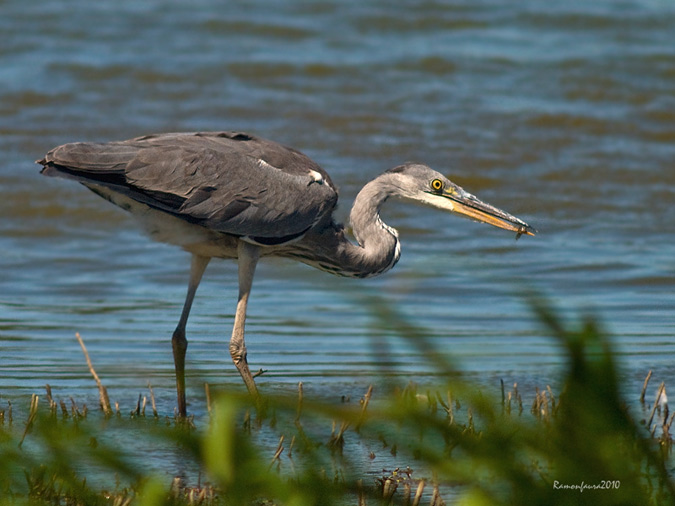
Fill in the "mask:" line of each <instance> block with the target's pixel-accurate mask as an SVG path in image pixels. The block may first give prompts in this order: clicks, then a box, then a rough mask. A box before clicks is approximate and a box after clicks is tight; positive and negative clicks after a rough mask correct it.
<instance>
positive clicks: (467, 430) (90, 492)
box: [0, 297, 675, 506]
mask: <svg viewBox="0 0 675 506" xmlns="http://www.w3.org/2000/svg"><path fill="white" fill-rule="evenodd" d="M530 304H531V306H532V308H533V314H534V315H535V317H536V318H537V320H538V321H539V322H540V323H541V324H542V325H544V326H545V327H546V329H547V331H548V333H549V334H550V335H551V337H552V338H553V339H555V340H557V341H558V342H559V343H560V344H561V346H562V349H563V350H564V353H565V355H566V367H565V370H564V372H563V375H562V377H561V379H560V385H562V389H561V392H560V393H559V394H558V393H556V392H554V391H553V390H552V389H551V388H550V387H549V388H542V389H541V390H540V391H537V392H536V393H533V392H530V393H529V394H532V395H531V397H532V398H533V400H532V401H531V402H530V401H528V400H527V397H528V393H527V392H525V393H524V392H519V391H518V390H517V388H514V389H513V390H509V391H508V392H506V391H503V394H502V397H501V398H498V397H495V396H490V395H487V394H486V393H485V392H483V389H482V388H480V387H479V386H477V385H476V384H474V383H472V382H471V381H468V380H466V379H464V378H463V377H462V375H461V374H460V373H459V372H458V371H457V370H455V369H454V366H453V364H451V363H450V362H449V361H448V359H447V358H445V357H444V356H443V355H441V354H440V353H437V351H436V350H435V349H434V348H433V346H432V343H431V342H430V341H429V340H427V339H425V332H424V330H423V329H420V328H417V327H415V326H414V325H412V324H410V322H408V321H405V320H403V319H402V318H401V317H400V316H399V315H398V313H397V312H396V311H395V310H394V309H393V308H391V307H389V306H387V305H386V304H380V303H377V302H376V303H373V306H372V308H373V313H374V314H375V316H376V317H377V318H378V319H379V320H380V321H382V322H385V321H386V322H388V325H390V326H392V328H395V329H397V332H398V335H399V337H400V338H403V339H408V340H410V342H411V343H413V344H414V345H415V346H417V347H418V348H419V349H420V350H421V351H423V352H424V353H425V354H426V356H427V357H428V360H429V361H430V363H433V364H434V365H435V367H436V368H437V369H438V370H439V372H442V373H443V377H444V378H446V381H445V382H443V383H441V384H438V385H436V386H435V387H434V388H427V387H425V390H424V391H423V392H422V391H420V389H419V388H418V387H416V386H415V385H414V384H410V385H408V386H406V387H405V388H399V389H395V388H392V389H390V390H387V391H383V390H384V389H379V390H378V389H376V390H375V391H374V392H373V393H372V397H371V393H370V392H368V393H367V394H366V395H365V396H364V398H363V399H361V402H360V403H359V404H358V405H357V404H356V403H343V404H328V403H325V402H317V401H313V400H310V399H305V398H303V397H302V396H301V395H299V396H298V395H293V396H274V397H269V398H267V399H266V409H265V411H264V413H258V414H257V415H256V413H255V412H254V410H253V407H252V405H251V403H250V401H249V399H248V398H246V397H241V396H236V395H232V394H228V393H226V392H213V395H212V397H213V400H212V402H211V405H210V415H209V418H208V420H203V421H198V423H197V425H198V427H195V426H194V425H193V424H192V423H191V422H190V421H178V420H175V419H171V418H168V417H166V418H148V419H147V420H146V421H143V420H139V416H138V413H137V414H136V415H135V416H133V417H123V416H119V417H114V416H113V418H112V419H109V418H106V417H104V416H103V414H101V413H92V412H89V413H86V414H84V413H82V412H79V411H77V410H75V409H73V410H72V411H71V412H70V413H69V414H68V416H66V415H65V414H64V413H63V411H60V410H59V409H57V406H56V405H55V404H54V405H53V406H52V408H50V406H46V405H45V404H46V403H44V402H43V403H42V405H37V407H36V408H37V409H34V410H33V411H32V413H33V415H34V416H33V417H29V419H27V420H13V421H12V422H10V420H9V416H10V414H9V412H8V410H7V409H5V410H3V412H2V417H1V423H0V505H2V506H4V505H23V504H26V505H46V504H58V505H61V504H64V505H99V504H101V505H103V504H105V505H118V506H123V505H127V504H138V505H160V504H171V505H184V504H207V505H211V504H213V505H216V504H217V505H220V504H224V505H249V504H254V505H276V504H278V505H344V504H353V505H359V506H360V505H365V504H408V505H410V504H420V505H427V504H430V505H435V506H438V505H440V504H445V502H444V498H445V499H446V500H447V501H450V500H451V501H452V502H453V503H455V504H461V505H476V506H477V505H511V504H517V505H521V504H533V505H538V504H557V505H568V504H569V505H579V504H582V505H583V504H592V505H594V506H602V505H620V504H641V505H660V504H675V482H674V481H673V476H672V470H673V462H672V460H671V443H672V440H671V438H670V434H669V430H668V429H669V426H668V422H667V419H668V413H667V412H666V413H663V420H664V422H663V425H664V427H663V430H662V431H661V432H660V435H658V436H655V435H653V434H651V433H650V431H649V430H647V428H646V427H644V426H643V425H642V424H641V423H638V422H637V421H636V420H635V418H634V416H633V415H632V414H631V412H630V411H629V410H628V408H627V407H626V401H625V400H624V399H623V397H622V393H621V390H620V384H619V381H620V380H619V377H618V375H617V370H616V363H615V360H614V356H613V354H612V346H611V340H610V339H609V337H608V336H607V335H606V334H605V333H604V332H603V331H602V329H601V328H600V326H599V325H598V323H597V322H596V321H594V320H593V319H591V318H582V319H581V321H579V322H577V323H574V324H565V323H563V321H562V320H561V319H560V318H558V317H557V316H556V313H555V311H554V310H553V309H551V308H550V307H549V306H548V305H547V304H546V303H545V302H543V301H542V299H541V298H538V297H531V299H530ZM104 381H105V380H104ZM523 397H525V398H526V399H524V398H523ZM523 406H525V407H526V408H529V407H530V406H531V408H529V409H524V408H523ZM113 425H114V430H115V431H120V430H122V431H125V432H127V433H129V434H130V437H129V440H130V441H132V442H135V443H132V444H138V442H139V441H141V440H145V439H147V440H155V441H159V442H161V444H163V445H165V446H169V447H172V448H175V449H176V451H177V452H178V454H179V455H180V459H181V460H182V461H184V462H185V463H189V467H190V468H191V469H197V470H199V473H200V480H199V483H198V484H197V485H188V484H187V483H186V482H184V481H182V480H181V478H180V476H177V477H175V478H174V477H173V476H166V475H162V474H158V473H157V472H156V471H153V470H152V469H151V467H150V466H147V465H146V463H145V462H143V461H142V460H141V459H139V457H138V456H137V455H134V454H133V452H131V451H129V450H130V449H129V447H125V445H124V444H121V443H119V442H118V441H115V439H114V438H111V437H108V436H107V431H110V430H113V429H111V427H112V426H113ZM329 427H330V432H329V431H328V428H329ZM261 434H264V435H265V437H261ZM24 437H25V439H24ZM271 438H274V441H277V440H278V444H276V443H274V444H270V441H271V440H272V439H271ZM22 440H23V444H21V441H22ZM345 442H347V443H350V442H351V443H353V445H352V446H355V447H357V448H359V449H361V452H362V453H363V452H365V453H367V452H368V451H369V450H368V449H371V448H378V449H381V450H382V451H385V450H386V451H389V452H391V454H392V455H395V456H396V461H397V462H408V463H409V464H408V465H409V468H406V469H403V470H401V469H389V470H383V471H382V473H381V474H380V475H379V476H373V474H372V472H371V473H369V472H367V470H366V467H367V466H366V465H364V462H365V461H366V460H367V459H368V457H367V456H363V455H361V456H355V455H354V451H343V448H344V446H345ZM371 451H372V450H371ZM186 465H187V464H186ZM176 473H177V475H178V473H179V470H177V471H176ZM418 491H421V492H422V496H421V498H419V502H418V503H416V502H415V501H417V500H418V498H417V497H416V493H417V492H418Z"/></svg>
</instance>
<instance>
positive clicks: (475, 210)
mask: <svg viewBox="0 0 675 506" xmlns="http://www.w3.org/2000/svg"><path fill="white" fill-rule="evenodd" d="M440 196H442V197H445V198H447V199H449V200H450V201H451V203H452V211H453V212H455V213H457V214H460V215H462V216H465V217H466V218H469V219H472V220H474V221H479V222H482V223H489V224H490V225H493V226H495V227H499V228H503V229H506V230H511V231H512V232H516V233H517V235H516V239H519V238H520V236H521V235H534V234H535V233H536V232H537V231H536V230H535V229H534V228H533V227H531V226H530V225H528V224H527V223H525V222H524V221H523V220H521V219H519V218H516V217H515V216H513V215H512V214H509V213H507V212H506V211H502V210H501V209H497V208H496V207H494V206H491V205H490V204H488V203H487V202H483V201H482V200H480V199H478V198H477V197H475V196H474V195H471V194H470V193H468V192H465V191H464V190H462V189H461V188H459V187H456V188H448V189H447V190H445V191H443V193H441V194H440Z"/></svg>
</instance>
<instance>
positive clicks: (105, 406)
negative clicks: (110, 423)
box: [75, 332, 112, 416]
mask: <svg viewBox="0 0 675 506" xmlns="http://www.w3.org/2000/svg"><path fill="white" fill-rule="evenodd" d="M75 337H76V338H77V341H78V342H79V343H80V346H81V347H82V352H83V353H84V358H85V359H86V360H87V366H89V372H90V373H91V375H92V376H93V377H94V380H95V381H96V385H97V386H98V395H99V402H100V403H101V409H102V410H103V413H104V414H105V415H106V416H110V415H112V409H111V408H110V399H109V398H108V391H107V390H106V388H105V387H104V386H103V383H101V380H100V378H99V377H98V374H96V370H95V369H94V366H93V364H92V363H91V359H90V358H89V352H87V347H86V346H85V345H84V341H83V340H82V337H80V333H79V332H76V333H75Z"/></svg>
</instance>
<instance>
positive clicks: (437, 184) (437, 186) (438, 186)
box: [431, 179, 443, 192]
mask: <svg viewBox="0 0 675 506" xmlns="http://www.w3.org/2000/svg"><path fill="white" fill-rule="evenodd" d="M431 189H432V190H434V191H437V192H438V191H441V190H442V189H443V181H441V180H440V179H434V180H433V181H431Z"/></svg>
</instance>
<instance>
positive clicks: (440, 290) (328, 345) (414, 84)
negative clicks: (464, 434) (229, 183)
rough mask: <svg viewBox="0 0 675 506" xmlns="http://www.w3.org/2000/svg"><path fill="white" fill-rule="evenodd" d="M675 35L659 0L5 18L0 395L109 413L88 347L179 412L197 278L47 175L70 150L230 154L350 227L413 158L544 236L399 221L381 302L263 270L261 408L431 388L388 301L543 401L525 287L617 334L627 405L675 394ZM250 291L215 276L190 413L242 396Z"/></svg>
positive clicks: (106, 365) (110, 212)
mask: <svg viewBox="0 0 675 506" xmlns="http://www.w3.org/2000/svg"><path fill="white" fill-rule="evenodd" d="M674 23H675V7H674V6H673V4H672V3H671V2H666V1H660V0H642V1H640V0H632V1H631V0H626V1H620V2H619V1H598V2H582V1H576V0H573V1H568V2H564V3H559V4H551V3H542V2H537V1H523V2H518V3H517V4H515V3H513V2H505V1H498V0H492V1H490V0H481V1H474V0H472V1H457V2H441V1H438V2H434V1H428V2H401V3H398V4H396V5H391V4H381V5H380V4H377V3H375V2H336V1H327V2H321V3H317V4H314V5H306V4H305V3H301V2H285V3H283V5H281V4H278V3H275V2H268V1H264V0H259V1H257V2H241V3H239V2H233V3H229V4H228V5H227V6H224V5H219V3H218V2H211V1H208V0H198V1H195V2H179V1H159V0H155V1H150V0H149V1H144V2H139V1H138V0H134V1H131V0H123V1H118V2H114V3H110V2H85V1H80V0H76V1H71V2H68V3H64V2H57V1H54V0H36V1H33V2H28V3H27V2H19V1H16V0H5V1H3V2H1V3H0V31H1V33H2V34H3V36H2V40H3V42H2V44H1V45H0V152H1V153H2V161H1V162H0V195H1V197H2V198H0V215H1V216H2V220H0V346H1V348H0V350H1V351H0V398H2V399H4V400H7V399H25V397H26V396H27V395H28V394H30V393H34V392H41V390H42V388H43V386H44V384H45V383H50V384H51V385H52V388H53V389H54V393H55V396H57V397H58V396H59V395H61V396H66V397H68V396H73V397H74V398H76V399H78V400H79V401H80V402H87V403H88V404H89V405H95V404H96V398H97V394H96V391H95V388H94V385H93V381H92V380H91V378H90V376H89V373H88V371H87V368H86V364H85V362H84V359H83V357H82V353H81V350H80V348H79V346H78V344H77V341H76V340H75V338H74V334H75V332H79V333H80V334H81V335H82V336H83V338H84V339H85V342H86V344H87V346H88V348H89V352H90V354H91V356H92V360H93V361H94V364H95V366H96V368H97V371H98V373H99V375H100V376H101V377H102V378H103V380H104V382H105V383H106V385H107V387H108V389H109V391H110V394H111V397H112V398H113V400H117V401H119V402H120V404H122V405H125V406H126V405H128V407H129V409H131V408H132V407H133V404H134V403H135V400H136V398H137V395H138V393H139V392H140V391H143V390H144V388H145V385H146V384H147V383H148V382H150V383H151V384H152V385H153V387H154V389H155V394H156V396H157V398H158V408H159V410H160V411H161V412H164V413H172V412H173V406H174V405H175V394H174V379H173V364H172V357H171V347H170V344H169V339H170V336H171V332H172V330H173V328H174V326H175V324H176V322H177V319H178V315H179V313H180V307H181V304H182V300H183V297H184V292H185V285H186V281H187V270H188V262H189V260H188V256H187V254H186V253H184V252H181V251H179V250H176V249H174V248H172V247H169V246H165V245H161V244H155V243H151V242H150V241H149V240H147V239H146V238H145V237H143V236H142V234H141V233H140V232H139V231H138V230H137V229H136V228H135V226H134V222H133V220H132V218H130V217H129V216H127V215H126V214H124V213H123V212H122V211H120V210H117V209H115V208H113V207H112V206H110V205H109V204H107V203H106V202H104V201H103V200H102V199H100V198H99V197H97V196H95V195H94V194H92V193H90V192H88V191H87V190H85V189H84V188H82V187H80V186H79V185H75V184H72V183H70V182H67V181H60V180H51V179H47V178H43V177H41V176H39V175H38V167H37V166H36V165H34V164H33V160H35V159H38V158H41V157H42V156H43V155H44V153H45V152H46V151H47V150H48V149H50V148H51V147H53V146H55V145H57V144H60V143H64V142H69V141H75V140H89V141H99V140H112V139H125V138H129V137H133V136H136V135H142V134H146V133H151V132H164V131H195V130H229V129H237V130H243V131H251V132H254V133H257V134H258V135H261V136H264V137H267V138H270V139H274V140H277V141H280V142H282V143H284V144H288V145H292V146H294V147H296V148H298V149H301V150H302V151H304V152H306V153H307V154H308V155H309V156H311V157H312V158H314V159H315V160H317V161H318V162H319V163H320V164H321V165H322V166H323V167H324V168H326V169H327V170H328V171H329V172H330V174H331V177H332V178H333V180H334V181H335V182H336V184H338V185H339V187H340V190H341V206H340V208H339V210H338V216H339V218H341V219H344V218H345V217H346V215H347V213H348V209H349V206H350V205H351V202H352V201H353V198H354V196H355V195H356V193H357V192H358V190H359V188H360V187H361V186H362V185H363V184H364V183H365V182H366V181H367V180H369V179H371V178H373V177H375V176H376V175H377V174H378V173H379V172H381V171H383V170H385V169H387V168H390V167H392V166H394V165H397V164H399V163H401V162H403V161H407V160H419V161H422V162H424V163H426V164H428V165H430V166H432V167H434V168H436V169H437V170H440V171H441V172H444V173H445V174H447V175H448V176H449V177H450V178H451V179H453V180H454V181H455V182H457V183H459V184H461V185H462V186H464V187H465V188H467V189H468V190H469V191H471V192H472V193H475V194H477V195H478V196H479V197H481V198H483V199H484V200H486V201H488V202H490V203H493V204H494V205H497V206H498V207H501V208H504V209H506V210H508V211H509V212H511V213H513V214H515V215H517V216H519V217H521V218H523V219H525V220H526V221H527V222H529V223H531V224H532V225H534V226H535V227H536V228H537V229H538V230H539V231H540V233H539V235H537V237H534V238H531V237H523V238H522V239H521V240H519V241H518V242H515V241H514V237H513V235H512V234H508V233H506V232H504V231H501V230H497V229H494V228H491V227H488V226H485V225H478V224H475V223H471V222H468V221H463V220H459V219H457V218H455V217H452V216H446V215H442V214H439V213H437V212H435V211H431V210H428V209H423V208H417V207H412V206H408V205H403V204H400V203H390V204H388V205H387V207H386V209H385V210H384V212H383V218H384V219H385V221H386V222H388V223H389V224H390V225H392V226H395V227H396V228H398V230H399V231H400V234H401V237H402V240H403V256H402V258H401V261H400V262H399V264H398V265H397V267H396V268H395V269H394V270H393V271H391V272H390V273H388V274H386V275H384V276H382V277H380V278H377V279H374V280H367V281H354V280H345V279H337V278H333V277H330V276H328V275H326V274H324V273H321V272H318V271H313V270H312V269H310V268H308V267H306V266H302V265H296V264H293V263H291V262H288V261H264V262H263V263H262V264H261V265H260V267H259V269H258V271H257V274H256V281H255V284H254V292H253V295H252V301H251V304H250V307H249V320H248V328H247V330H248V334H247V343H248V349H249V359H250V362H251V366H252V368H253V369H254V370H257V369H258V368H260V367H262V368H265V369H268V373H267V374H266V375H264V376H263V377H261V378H260V379H259V384H260V387H261V388H262V389H263V390H265V391H283V392H288V391H293V390H294V389H295V384H296V382H297V381H298V380H302V381H303V382H304V383H305V391H306V394H307V395H315V396H317V397H321V398H326V399H338V398H339V397H340V396H341V395H351V396H352V397H358V396H360V395H362V394H363V392H365V389H366V387H367V385H368V384H370V383H373V382H375V383H377V381H378V380H379V379H380V378H381V377H382V375H383V374H384V372H385V371H386V372H387V373H389V374H394V375H395V376H396V377H397V380H399V381H401V382H402V383H405V382H407V381H408V380H409V379H415V380H417V381H421V382H424V381H430V380H431V379H432V378H433V376H432V372H433V371H432V369H431V368H430V367H429V366H428V364H427V363H426V362H425V360H424V359H423V357H422V356H421V355H420V354H419V353H418V352H417V351H416V350H415V348H414V346H411V345H410V344H409V343H406V342H404V341H401V340H400V339H397V338H396V337H395V332H393V331H392V330H390V329H389V328H388V327H387V326H386V325H383V323H382V322H381V321H378V320H377V318H375V317H374V316H373V308H372V307H370V306H369V304H368V303H366V302H364V301H367V300H368V299H370V298H371V297H379V298H381V299H382V300H383V301H384V302H385V303H387V304H390V305H392V306H394V307H395V308H396V310H397V311H399V312H400V313H401V314H402V315H403V317H405V318H408V319H409V321H411V322H412V323H415V324H417V325H420V326H424V327H425V328H427V329H428V331H429V332H430V333H431V335H432V336H433V342H434V343H435V344H436V346H437V347H438V348H439V349H441V350H444V351H446V352H449V353H451V354H452V356H453V357H454V358H455V359H456V360H457V362H458V363H459V364H460V366H461V368H462V370H464V371H466V373H467V375H469V376H470V377H474V378H476V379H479V380H480V381H482V382H484V383H485V384H486V385H487V388H494V389H495V391H496V390H497V389H498V383H499V379H500V378H503V379H504V380H505V381H506V382H507V383H509V382H512V381H519V382H520V383H521V384H525V385H529V386H532V387H533V386H534V385H538V386H544V385H545V384H547V383H550V382H554V381H555V379H556V378H557V375H558V372H559V370H560V367H561V364H562V359H561V356H560V350H559V349H558V347H557V346H556V344H555V342H553V341H552V340H551V339H550V338H549V337H548V335H547V334H546V332H545V331H544V330H543V329H542V328H541V327H540V326H539V325H538V324H537V323H536V322H535V321H534V319H533V317H532V315H531V311H530V309H529V308H528V306H527V303H526V302H525V300H524V298H523V293H524V292H525V291H526V290H528V289H532V288H533V289H536V290H539V291H541V292H542V293H544V294H546V295H547V296H548V297H549V298H550V300H551V301H552V303H553V304H554V305H555V306H557V307H559V308H560V309H561V311H562V312H563V314H564V315H566V316H569V317H570V318H575V317H576V315H578V314H579V313H585V312H589V313H591V314H594V315H597V316H598V317H599V318H600V319H601V320H602V321H603V322H604V325H605V327H606V328H607V330H608V331H609V332H610V333H611V334H612V335H613V336H614V342H615V343H616V346H617V351H618V359H619V361H620V364H621V371H622V372H621V374H622V379H623V381H624V385H625V390H626V392H627V394H628V395H629V396H632V398H633V399H635V398H636V397H637V395H638V394H639V387H640V385H641V382H642V379H643V378H644V376H645V375H646V373H647V371H648V370H649V369H654V371H655V376H654V378H655V380H660V381H663V380H665V381H666V382H667V383H668V382H669V383H670V384H671V385H672V384H675V373H674V372H673V369H672V363H673V361H674V360H675V339H673V336H674V334H675V320H674V317H673V315H674V310H675V296H674V294H673V292H674V288H675V255H674V251H675V248H674V247H673V233H674V232H675V207H674V206H673V202H674V201H675V198H674V197H675V170H674V168H673V160H675V112H674V111H675V46H674V45H673V43H672V31H671V29H672V26H673V24H674ZM236 292H237V287H236V267H235V265H234V264H232V263H227V262H212V264H211V265H210V266H209V269H208V270H207V274H206V278H205V280H204V282H203V284H202V286H201V287H200V291H199V293H198V297H197V300H196V303H195V306H194V309H193V312H192V317H191V320H190V323H189V326H188V339H189V340H190V347H189V351H188V373H189V378H188V381H189V385H190V392H189V396H190V398H191V399H192V403H191V405H190V407H189V409H190V410H191V411H192V412H194V413H196V414H197V415H200V414H203V413H204V411H205V404H204V394H203V392H202V386H201V385H202V382H203V381H204V380H208V381H210V382H212V383H216V384H230V385H232V388H243V387H242V385H241V380H240V379H239V377H238V376H237V373H236V370H235V369H234V367H233V366H232V364H231V362H230V359H229V354H228V352H227V339H228V336H229V332H230V329H231V324H232V316H233V313H234V307H235V302H236ZM372 336H377V339H375V340H373V339H372ZM378 343H379V345H378ZM383 362H384V364H383ZM383 368H384V369H383ZM17 409H21V406H19V407H18V408H17Z"/></svg>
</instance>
